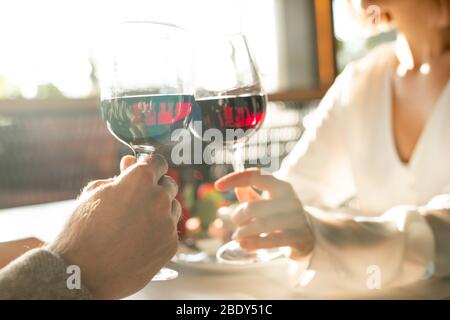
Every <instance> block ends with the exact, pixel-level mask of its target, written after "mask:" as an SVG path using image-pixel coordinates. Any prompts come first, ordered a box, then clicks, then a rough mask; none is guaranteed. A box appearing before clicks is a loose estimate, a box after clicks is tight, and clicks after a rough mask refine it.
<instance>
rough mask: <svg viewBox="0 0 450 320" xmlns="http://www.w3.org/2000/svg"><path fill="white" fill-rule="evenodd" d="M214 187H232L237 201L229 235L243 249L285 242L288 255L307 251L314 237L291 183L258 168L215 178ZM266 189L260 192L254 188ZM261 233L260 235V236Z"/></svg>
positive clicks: (273, 246)
mask: <svg viewBox="0 0 450 320" xmlns="http://www.w3.org/2000/svg"><path fill="white" fill-rule="evenodd" d="M215 186H216V189H217V190H219V191H226V190H230V189H233V188H235V192H236V196H237V198H238V199H239V201H240V202H241V205H239V206H238V207H237V209H236V210H235V212H234V213H233V216H232V219H233V221H234V223H236V225H237V226H238V229H237V230H236V232H235V233H234V235H233V238H234V239H235V240H237V241H239V243H240V245H241V247H242V248H244V249H248V250H255V249H263V248H266V249H267V248H275V247H282V246H289V247H291V248H292V249H293V250H292V252H291V257H292V258H297V256H299V257H303V256H305V255H307V254H308V253H310V252H311V250H312V248H313V246H314V237H313V235H312V232H311V230H310V227H309V226H308V223H307V220H306V214H307V213H305V211H304V209H303V206H302V204H301V202H300V200H299V199H298V198H297V195H296V194H295V192H294V190H293V189H292V186H291V185H290V184H289V183H287V182H284V181H281V180H278V179H276V178H275V177H273V176H272V175H268V174H262V173H261V171H260V170H258V169H249V170H246V171H243V172H235V173H231V174H229V175H227V176H225V177H223V178H221V179H219V180H217V181H216V184H215ZM253 187H255V188H256V189H259V190H264V191H267V197H262V196H260V195H259V194H258V193H257V192H256V191H255V190H254V189H253ZM262 234H264V236H261V235H262Z"/></svg>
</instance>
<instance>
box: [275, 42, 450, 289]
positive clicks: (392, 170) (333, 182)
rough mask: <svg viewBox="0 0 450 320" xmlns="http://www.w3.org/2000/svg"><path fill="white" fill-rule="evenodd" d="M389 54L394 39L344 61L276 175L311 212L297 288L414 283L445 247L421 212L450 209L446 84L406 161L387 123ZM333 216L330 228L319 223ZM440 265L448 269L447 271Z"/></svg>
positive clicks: (430, 269) (294, 272) (448, 91)
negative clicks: (307, 252) (309, 245)
mask: <svg viewBox="0 0 450 320" xmlns="http://www.w3.org/2000/svg"><path fill="white" fill-rule="evenodd" d="M394 54H395V51H394V46H393V45H392V44H387V45H382V46H380V47H378V48H377V49H375V50H374V51H373V52H372V53H370V54H369V55H368V56H366V57H365V58H364V59H362V60H360V61H357V62H354V63H351V64H350V65H349V66H347V68H346V69H345V71H344V72H343V73H342V74H341V75H340V76H339V77H338V78H337V80H336V82H335V84H334V85H333V86H332V88H331V89H330V90H329V92H328V93H327V95H326V96H325V98H324V99H323V100H322V102H321V104H320V106H319V107H318V109H317V110H316V111H315V112H314V113H313V114H312V115H311V116H309V117H308V118H307V119H305V127H306V131H305V134H304V136H303V137H302V138H301V140H300V141H299V142H298V144H297V145H296V147H295V148H294V150H293V151H292V153H291V154H290V155H289V156H288V157H287V158H286V159H285V161H284V162H283V164H282V166H281V169H280V171H279V172H277V173H276V176H277V177H279V178H280V179H283V180H286V181H288V182H290V183H291V184H292V186H293V187H294V189H295V191H296V192H297V194H298V196H299V198H300V199H301V201H302V202H303V204H304V205H305V206H310V208H309V209H307V210H309V212H310V213H311V214H312V217H313V218H312V219H311V224H312V229H313V232H314V234H315V237H316V245H315V248H314V250H313V253H312V256H311V257H310V258H309V259H308V261H307V263H306V264H305V263H296V264H294V265H293V267H292V269H291V271H292V273H291V274H292V275H293V279H294V280H295V284H296V285H297V286H298V287H302V288H304V290H315V291H318V292H323V293H329V292H332V291H335V290H337V291H340V292H342V291H344V292H345V291H348V290H350V291H361V290H368V289H374V288H375V289H378V288H380V287H381V288H386V287H390V286H396V285H403V284H407V283H411V282H414V281H417V280H418V279H421V278H423V277H424V276H429V275H430V274H432V273H433V272H434V271H436V270H434V269H435V264H434V259H435V251H436V250H435V247H436V246H437V245H439V246H441V247H442V245H445V246H446V247H447V248H448V247H450V244H435V236H436V235H434V234H433V231H432V229H431V228H430V226H429V225H428V223H427V220H426V219H425V217H424V214H425V211H426V209H427V204H428V208H431V206H434V207H436V206H438V208H437V209H444V210H447V212H448V210H449V209H450V82H449V83H447V86H446V87H445V89H444V91H443V92H442V94H441V96H440V98H439V100H438V101H437V104H436V106H435V108H434V110H433V112H432V114H431V116H430V117H429V118H428V120H427V123H426V126H425V128H424V130H423V132H422V134H421V136H420V139H419V141H418V143H417V145H416V147H415V150H414V152H413V155H412V158H411V159H410V162H409V163H408V164H404V163H403V162H402V161H401V160H400V159H399V156H398V153H397V150H396V147H395V142H394V138H393V130H392V117H391V115H392V103H391V101H392V92H391V91H392V89H391V88H392V84H391V73H392V71H391V67H392V63H393V61H395V60H394ZM350 199H351V201H349V200H350ZM433 199H434V200H433ZM432 200H433V201H432ZM430 201H432V202H430ZM343 204H345V206H343ZM314 208H316V209H314ZM317 208H322V209H321V210H318V209H317ZM325 208H335V209H325ZM336 208H340V209H336ZM330 216H333V217H334V218H333V221H334V222H332V223H331V227H330V224H327V223H324V222H323V221H326V220H327V217H330ZM449 217H450V213H449ZM445 231H446V232H448V233H450V229H447V230H445ZM448 252H449V253H448V255H449V256H450V248H449V250H448ZM439 273H440V274H445V275H450V269H449V270H439ZM377 279H379V282H380V283H377V281H378V280H377Z"/></svg>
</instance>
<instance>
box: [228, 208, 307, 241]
mask: <svg viewBox="0 0 450 320" xmlns="http://www.w3.org/2000/svg"><path fill="white" fill-rule="evenodd" d="M302 228H304V221H303V219H301V217H300V215H297V214H295V213H291V214H288V213H283V214H273V215H269V216H265V217H262V218H259V219H257V220H254V221H252V222H250V223H248V224H246V225H244V226H242V227H239V228H238V229H237V230H236V231H235V233H234V235H233V239H236V240H242V239H245V238H247V237H254V236H259V235H260V234H263V233H271V232H277V231H281V232H285V231H286V230H291V231H294V230H298V231H300V230H302Z"/></svg>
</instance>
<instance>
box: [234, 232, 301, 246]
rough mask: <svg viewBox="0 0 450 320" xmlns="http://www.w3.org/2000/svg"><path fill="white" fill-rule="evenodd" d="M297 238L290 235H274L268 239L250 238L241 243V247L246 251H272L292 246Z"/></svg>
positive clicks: (268, 236) (270, 235) (267, 237)
mask: <svg viewBox="0 0 450 320" xmlns="http://www.w3.org/2000/svg"><path fill="white" fill-rule="evenodd" d="M294 243H295V238H294V237H292V236H290V234H289V233H272V234H269V235H267V236H266V237H259V236H255V237H248V238H245V239H243V240H241V241H239V244H240V246H241V247H242V248H243V249H246V250H257V249H270V248H278V247H285V246H291V245H293V244H294Z"/></svg>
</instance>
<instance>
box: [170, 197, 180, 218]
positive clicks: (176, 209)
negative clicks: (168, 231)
mask: <svg viewBox="0 0 450 320" xmlns="http://www.w3.org/2000/svg"><path fill="white" fill-rule="evenodd" d="M172 218H173V219H174V221H175V224H178V221H180V218H181V204H180V202H179V201H178V200H176V199H175V200H173V201H172Z"/></svg>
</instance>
